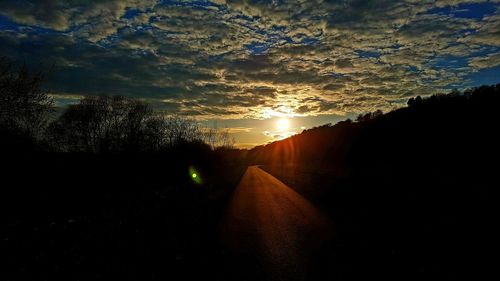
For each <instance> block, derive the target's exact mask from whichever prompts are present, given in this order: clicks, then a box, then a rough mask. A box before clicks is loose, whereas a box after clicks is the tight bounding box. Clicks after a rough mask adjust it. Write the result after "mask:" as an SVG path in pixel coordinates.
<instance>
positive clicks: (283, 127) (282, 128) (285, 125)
mask: <svg viewBox="0 0 500 281" xmlns="http://www.w3.org/2000/svg"><path fill="white" fill-rule="evenodd" d="M276 127H277V128H278V131H279V132H286V131H288V129H290V120H288V118H280V119H278V120H277V121H276Z"/></svg>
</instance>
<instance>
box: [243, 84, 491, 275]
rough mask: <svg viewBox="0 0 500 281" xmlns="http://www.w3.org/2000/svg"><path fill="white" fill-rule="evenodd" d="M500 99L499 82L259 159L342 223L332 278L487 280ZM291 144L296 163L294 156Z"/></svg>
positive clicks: (302, 139)
mask: <svg viewBox="0 0 500 281" xmlns="http://www.w3.org/2000/svg"><path fill="white" fill-rule="evenodd" d="M499 102H500V85H497V86H490V87H486V86H483V87H480V88H477V89H474V90H469V91H466V92H465V93H451V94H448V95H436V96H432V97H429V98H426V99H421V98H417V99H411V100H410V101H409V106H408V107H406V108H402V109H399V110H396V111H393V112H390V113H387V114H383V115H381V114H379V113H377V114H368V115H365V116H360V118H358V119H359V121H358V122H352V123H350V122H343V123H341V124H338V125H335V126H323V127H320V128H315V129H311V130H308V131H306V132H304V133H302V134H300V135H298V136H294V137H292V138H290V139H287V140H284V141H281V142H277V143H273V144H270V145H267V146H265V147H262V148H257V149H255V150H253V151H252V155H253V156H254V158H253V159H252V161H253V162H257V163H261V164H264V165H266V169H268V170H269V171H270V172H271V173H274V174H275V175H276V176H278V177H280V178H282V179H283V180H285V181H286V182H288V183H289V184H290V185H291V186H292V187H296V188H297V189H298V190H299V192H302V193H303V194H304V195H306V196H307V197H309V198H310V199H312V200H313V201H315V202H317V203H318V204H319V205H320V206H322V208H323V209H324V210H325V211H326V212H328V213H329V214H330V215H331V216H332V217H333V218H334V220H335V222H336V224H337V240H336V244H335V245H334V246H333V247H334V249H333V250H332V252H333V253H335V255H334V256H335V257H330V258H326V257H325V260H329V263H330V264H329V266H327V267H325V268H330V269H331V270H330V272H329V273H328V274H331V275H333V276H335V277H338V278H340V279H342V280H344V279H347V280H354V279H356V280H357V279H363V278H368V277H369V278H375V277H384V278H385V279H386V280H387V279H392V280H397V279H401V278H402V279H404V280H409V279H410V280H422V279H425V280H427V279H439V280H454V279H460V278H463V277H464V276H467V275H466V274H467V273H469V274H474V275H478V274H479V275H481V274H487V271H486V269H487V268H491V261H490V260H489V259H488V258H487V254H488V252H489V250H488V249H489V248H490V247H491V245H492V243H493V237H492V228H493V226H492V224H491V222H492V221H495V217H494V215H493V206H494V204H496V202H495V201H496V200H495V197H494V196H493V194H494V189H495V188H496V187H497V186H498V178H497V176H496V173H497V170H498V168H499V165H498V159H499V158H498V157H499V155H500V154H499V151H500V148H499V146H498V144H499V143H500V136H499V134H498V124H499V123H500V122H499V121H500V116H499V115H498V113H497V110H496V107H497V105H498V104H499ZM339 138H343V139H339ZM287 147H293V151H295V154H294V155H298V156H297V157H295V158H294V157H289V158H286V156H287V155H289V154H288V151H290V150H285V148H287ZM337 147H342V148H341V149H340V151H342V153H339V150H336V148H337ZM280 148H281V150H280ZM344 149H345V150H346V151H344ZM280 151H281V152H280ZM298 151H300V153H299V152H298ZM304 151H307V153H304V154H307V156H304V155H303V154H302V152H304ZM271 153H274V154H271ZM262 155H267V156H269V155H271V157H262ZM283 167H286V168H283ZM303 167H307V169H308V171H305V170H304V168H303ZM336 169H340V171H341V172H338V171H336ZM325 263H328V262H327V261H325Z"/></svg>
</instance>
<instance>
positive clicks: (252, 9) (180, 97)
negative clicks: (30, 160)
mask: <svg viewBox="0 0 500 281" xmlns="http://www.w3.org/2000/svg"><path fill="white" fill-rule="evenodd" d="M498 3H499V1H479V0H477V1H473V0H471V1H453V0H444V1H413V0H406V1H391V0H377V1H375V0H368V1H367V0H332V1H329V0H309V1H298V0H296V1H263V0H213V1H171V0H162V1H156V0H98V1H88V0H87V1H86V0H72V1H62V0H42V1H34V0H24V1H14V0H6V1H1V2H0V51H1V53H2V54H3V55H5V56H8V57H10V58H13V59H15V60H19V61H28V62H30V63H32V64H35V65H38V64H39V63H42V64H44V65H52V64H54V65H55V68H54V71H53V72H52V74H51V76H50V77H51V79H50V81H49V83H48V85H47V86H48V87H49V88H50V89H51V90H53V91H54V94H56V95H57V94H59V95H60V96H61V99H67V98H68V97H69V96H71V95H73V96H75V97H80V96H83V95H88V94H109V95H112V94H121V95H125V96H133V97H139V98H142V99H147V100H150V101H152V102H153V103H155V104H156V105H158V106H159V107H163V108H166V109H168V110H170V111H178V112H181V113H186V114H187V113H189V114H196V115H199V116H201V117H206V118H211V117H214V116H220V117H224V118H244V117H251V118H262V117H266V116H272V115H273V114H275V113H276V114H277V113H283V114H284V113H287V114H297V115H316V114H325V113H328V114H347V113H350V112H364V111H368V110H374V109H379V108H380V109H384V110H388V109H391V108H394V107H398V106H400V105H402V104H404V102H405V100H406V99H407V98H408V97H409V96H411V95H413V94H415V93H429V94H431V93H433V92H436V91H442V90H445V89H447V88H451V87H454V86H457V85H458V86H468V85H474V83H475V81H474V80H470V79H471V78H470V77H472V76H471V75H469V74H470V73H480V72H481V71H483V70H485V69H495V67H497V66H498V65H500V61H499V52H500V34H499V30H500V28H499V22H500V19H499V9H498V7H499V4H498Z"/></svg>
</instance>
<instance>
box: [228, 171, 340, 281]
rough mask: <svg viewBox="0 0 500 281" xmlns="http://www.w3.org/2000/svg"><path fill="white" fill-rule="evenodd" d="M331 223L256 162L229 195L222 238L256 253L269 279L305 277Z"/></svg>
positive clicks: (238, 248) (241, 249) (330, 233)
mask: <svg viewBox="0 0 500 281" xmlns="http://www.w3.org/2000/svg"><path fill="white" fill-rule="evenodd" d="M332 236H333V225H332V224H331V223H330V221H329V220H328V219H327V218H326V217H325V216H324V215H322V214H321V213H320V211H319V210H317V209H316V208H315V207H314V206H313V205H311V203H310V202H308V201H307V200H306V199H305V198H303V197H302V196H301V195H299V194H298V193H297V192H295V191H294V190H292V189H291V188H289V187H288V186H286V185H285V184H283V183H282V182H281V181H279V180H278V179H276V178H275V177H273V176H271V175H270V174H268V173H266V172H265V171H263V170H262V169H260V168H258V167H257V166H252V167H248V169H247V171H246V173H245V175H244V176H243V178H242V180H241V182H240V183H239V185H238V187H237V188H236V190H235V192H234V194H233V198H232V199H231V202H230V205H229V208H228V210H227V214H226V217H225V219H224V222H223V226H222V239H223V241H224V242H225V243H226V244H227V246H228V247H229V248H230V249H231V250H232V251H235V252H240V253H245V254H251V255H254V256H256V257H257V258H258V259H259V260H260V263H261V264H262V266H263V267H264V271H265V272H266V273H267V275H269V279H271V280H304V279H306V278H307V275H308V268H309V264H310V262H311V258H312V257H311V255H312V253H313V252H314V251H315V250H317V249H318V247H321V245H322V243H323V242H324V241H325V240H328V239H329V238H331V237H332Z"/></svg>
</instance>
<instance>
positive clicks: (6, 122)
mask: <svg viewBox="0 0 500 281" xmlns="http://www.w3.org/2000/svg"><path fill="white" fill-rule="evenodd" d="M43 79H44V75H43V73H42V72H32V71H30V70H29V69H28V66H27V65H26V64H23V65H21V66H19V67H16V65H14V64H13V63H11V62H9V61H8V60H7V59H0V127H1V128H2V129H3V130H9V131H17V132H18V133H21V134H25V135H28V136H30V137H33V138H39V137H40V136H41V134H42V133H43V131H44V129H45V126H46V125H47V122H48V116H49V114H50V113H51V112H52V109H53V108H52V106H53V99H52V98H51V97H50V96H49V95H48V93H47V91H45V90H43V89H42V82H43Z"/></svg>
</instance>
